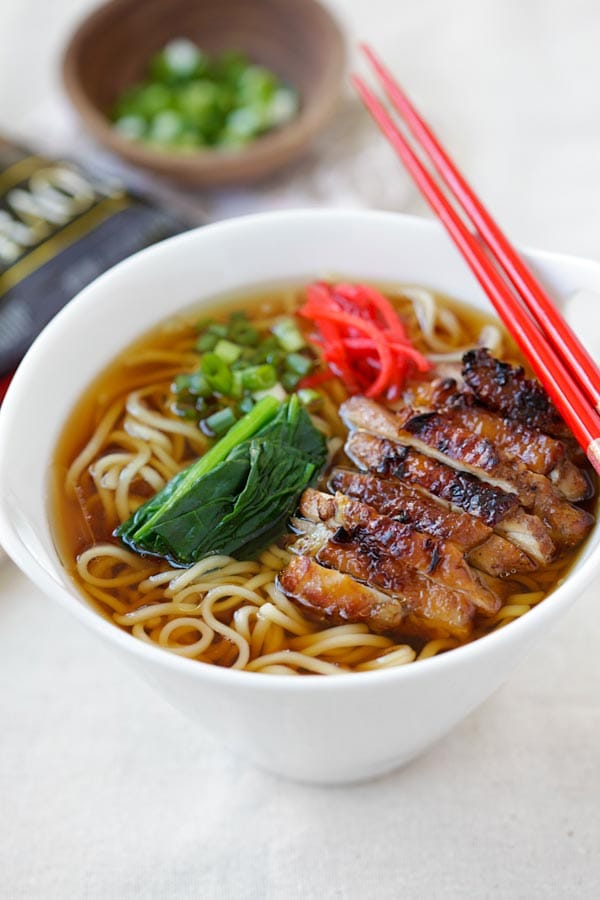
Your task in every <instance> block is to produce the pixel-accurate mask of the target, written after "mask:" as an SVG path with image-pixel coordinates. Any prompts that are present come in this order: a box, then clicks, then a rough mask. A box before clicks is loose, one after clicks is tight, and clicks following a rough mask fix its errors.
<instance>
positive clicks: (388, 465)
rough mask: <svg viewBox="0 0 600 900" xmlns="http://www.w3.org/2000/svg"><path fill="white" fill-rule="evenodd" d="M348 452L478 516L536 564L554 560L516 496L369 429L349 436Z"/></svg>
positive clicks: (538, 525) (539, 526)
mask: <svg viewBox="0 0 600 900" xmlns="http://www.w3.org/2000/svg"><path fill="white" fill-rule="evenodd" d="M346 453H347V455H348V457H349V458H350V459H351V460H352V461H353V462H354V463H356V465H357V466H359V468H363V469H370V470H371V471H374V472H377V473H378V474H380V475H383V476H385V477H390V476H392V477H395V478H398V479H400V480H402V481H406V482H408V483H409V484H411V485H414V486H415V487H417V488H418V489H419V490H421V491H426V492H429V493H430V494H433V496H435V497H437V498H439V499H440V500H443V501H444V502H446V503H447V504H448V505H449V507H450V508H451V509H458V510H463V511H464V512H467V513H469V514H470V515H472V516H476V517H477V518H479V519H481V520H482V521H483V522H484V523H485V524H486V525H489V526H490V527H491V528H493V529H494V531H496V532H497V533H499V534H502V535H504V536H505V537H506V538H507V539H508V540H510V541H512V543H514V544H516V545H517V547H519V548H520V549H521V550H523V551H524V552H525V553H526V554H527V555H528V556H530V557H531V558H532V559H533V560H535V562H537V563H540V564H542V565H546V564H548V563H549V562H550V561H551V560H552V559H553V558H554V555H555V552H556V548H555V546H554V543H553V541H552V539H551V537H550V535H549V534H548V530H547V528H546V527H545V526H544V524H543V522H542V521H541V520H540V519H539V518H538V517H537V516H532V515H529V514H527V513H525V512H524V511H523V510H522V509H520V506H519V499H518V497H517V496H516V494H514V493H509V492H506V491H503V490H502V489H501V488H499V487H497V486H495V485H493V484H488V483H486V482H484V481H480V479H478V478H476V477H475V476H474V475H471V474H470V473H468V472H462V471H459V470H457V469H453V468H451V467H450V466H447V465H444V464H443V463H440V462H438V461H437V460H435V459H432V458H431V457H428V456H425V455H424V454H422V453H418V452H417V451H416V450H414V449H413V448H412V447H406V446H401V445H400V444H397V443H394V442H393V441H389V440H386V439H385V438H379V437H375V435H372V434H368V433H367V432H365V431H354V432H352V433H351V434H350V436H349V437H348V440H347V441H346Z"/></svg>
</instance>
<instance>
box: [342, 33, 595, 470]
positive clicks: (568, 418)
mask: <svg viewBox="0 0 600 900" xmlns="http://www.w3.org/2000/svg"><path fill="white" fill-rule="evenodd" d="M362 49H363V51H364V53H365V55H366V57H367V59H368V60H369V62H370V63H371V65H372V67H373V69H374V70H375V73H376V74H377V76H378V78H379V80H380V82H381V84H382V85H383V87H384V89H385V91H386V94H387V96H388V98H389V100H390V102H391V104H392V106H393V107H394V109H395V110H396V112H397V113H399V115H400V117H401V119H402V120H403V121H404V123H405V124H406V126H407V127H408V129H409V131H410V132H411V133H412V135H413V137H414V139H415V142H416V144H417V146H418V147H420V149H421V151H422V152H423V154H424V156H425V157H427V158H428V159H429V160H430V162H431V163H433V166H434V167H435V169H436V170H437V172H438V173H439V175H440V177H441V180H442V182H443V183H444V184H445V185H446V188H447V189H448V192H449V194H450V195H451V196H452V198H453V199H454V204H453V203H452V202H450V200H449V199H448V196H447V195H446V194H445V193H444V191H443V190H442V189H441V188H440V187H439V185H438V184H437V182H436V181H435V180H434V178H433V176H432V174H431V172H430V171H429V169H427V168H426V167H425V166H424V165H423V163H422V162H421V159H420V158H419V157H418V156H417V155H416V153H415V152H414V150H413V149H412V147H411V145H410V144H409V143H408V141H407V139H406V137H405V136H404V134H403V133H402V131H400V129H399V128H398V126H397V125H396V123H395V121H394V120H393V119H392V117H391V116H390V114H389V112H388V111H387V109H386V107H385V106H384V105H383V104H382V103H381V102H380V101H379V100H378V99H377V97H376V96H375V95H374V94H373V93H372V91H371V90H370V89H369V88H368V87H367V85H366V84H365V82H364V81H363V79H362V78H360V77H359V76H357V75H355V76H354V77H353V81H354V84H355V86H356V88H357V89H358V92H359V94H360V96H361V98H362V100H363V103H364V104H365V106H366V107H367V109H368V110H369V112H370V113H371V115H372V116H373V118H374V119H375V121H376V122H377V124H378V125H379V127H380V128H381V130H382V131H383V133H384V134H385V136H386V137H387V139H388V141H389V142H390V144H391V145H392V146H393V148H394V149H395V151H396V153H397V154H398V156H399V157H400V159H401V160H402V162H403V163H404V165H405V166H406V168H407V169H408V171H409V172H410V174H411V176H412V178H413V179H414V181H415V183H416V184H417V186H418V187H419V189H420V190H421V193H422V194H423V196H424V197H425V198H426V200H427V201H428V202H429V204H430V206H431V207H432V208H433V210H434V211H435V212H436V213H437V215H438V217H439V219H440V220H441V222H442V223H443V225H444V226H445V228H446V230H447V231H448V233H449V234H450V236H451V237H452V239H453V241H454V243H455V244H456V245H457V247H458V249H459V250H460V252H461V253H462V255H463V256H464V258H465V259H466V261H467V263H468V264H469V266H470V267H471V269H472V271H473V273H474V274H475V276H476V277H477V279H478V281H479V283H480V284H481V286H482V287H483V289H484V291H485V292H486V294H487V296H488V297H489V299H490V300H491V302H492V303H493V305H494V307H495V309H496V312H497V313H498V315H499V316H500V318H501V319H502V321H503V322H504V324H505V325H506V327H507V329H508V330H509V331H510V333H511V334H512V336H513V337H514V339H515V340H516V342H517V344H518V345H519V347H520V348H521V350H522V351H523V353H524V354H525V356H526V357H527V359H528V360H529V362H530V363H531V366H532V368H533V370H534V372H535V374H536V375H537V377H538V378H539V380H540V381H541V382H542V384H543V385H544V387H545V388H546V391H547V392H548V394H549V395H550V397H551V398H552V400H553V402H554V404H555V406H556V407H557V408H558V410H559V412H560V413H561V415H562V417H563V419H564V420H565V422H567V424H568V425H569V427H570V428H571V431H572V432H573V434H574V435H575V437H576V438H577V441H578V442H579V443H580V444H581V446H582V447H583V449H584V450H585V452H586V454H587V456H588V458H589V460H590V462H591V463H592V465H593V466H594V468H595V469H596V471H597V472H598V473H599V474H600V415H599V414H598V412H599V410H600V369H598V366H597V365H596V363H595V362H594V360H593V359H592V357H591V356H590V355H589V353H588V352H587V350H586V349H585V347H584V346H583V345H582V344H581V342H580V341H579V340H578V338H577V337H576V335H575V334H574V333H573V331H571V329H570V328H569V326H568V325H567V323H566V322H565V320H564V319H563V317H562V316H561V314H560V313H559V312H558V310H557V308H556V307H555V305H554V304H553V302H552V300H551V299H550V297H549V296H548V294H547V293H546V291H545V290H544V288H543V287H542V285H541V284H540V283H539V281H538V280H537V279H536V277H535V276H534V274H533V272H532V271H531V269H530V268H529V267H528V266H527V265H526V263H525V262H524V261H523V259H521V257H520V256H519V254H518V253H517V251H516V250H515V249H514V247H512V245H511V244H510V242H509V241H508V239H507V238H506V237H505V235H504V234H503V233H502V232H501V231H500V229H499V228H498V226H497V225H496V223H495V222H494V220H493V219H492V217H491V216H490V214H489V213H488V212H487V211H486V210H485V208H484V207H483V205H482V204H481V201H480V200H478V198H477V197H476V196H475V194H474V193H473V191H472V189H471V188H470V187H469V185H468V184H467V182H466V181H465V179H464V178H463V176H462V175H461V174H460V172H459V171H458V169H457V168H456V166H455V165H454V163H453V162H452V160H451V159H450V157H449V156H448V154H447V153H446V152H445V151H444V149H443V148H442V146H441V144H440V143H439V141H438V140H437V138H436V137H435V135H434V134H433V132H432V131H431V129H430V128H429V127H428V125H427V124H426V123H425V121H424V120H423V119H422V117H421V116H420V115H419V113H418V112H417V111H416V109H415V107H414V106H413V105H412V103H411V102H410V100H409V99H408V97H407V96H406V94H405V93H404V91H403V90H402V89H401V88H400V86H399V85H398V84H397V82H396V81H395V80H394V78H393V77H392V75H391V74H390V72H389V71H388V70H387V69H386V68H385V66H384V65H383V64H382V63H381V62H380V60H379V59H378V58H377V57H376V55H375V53H374V52H373V51H372V50H371V49H370V48H369V47H367V46H365V45H363V47H362ZM457 209H460V210H461V213H462V215H461V214H460V213H459V212H458V211H457ZM465 219H466V220H467V221H468V222H469V223H470V225H471V227H469V226H468V225H466V224H465Z"/></svg>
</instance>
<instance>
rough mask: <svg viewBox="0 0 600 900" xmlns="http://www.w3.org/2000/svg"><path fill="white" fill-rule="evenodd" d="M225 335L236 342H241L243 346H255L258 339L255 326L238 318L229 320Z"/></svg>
mask: <svg viewBox="0 0 600 900" xmlns="http://www.w3.org/2000/svg"><path fill="white" fill-rule="evenodd" d="M232 318H233V317H232ZM227 336H228V337H229V338H230V339H231V340H232V341H234V342H235V343H236V344H241V345H242V346H244V347H256V345H257V344H258V339H259V334H258V331H257V330H256V328H254V327H253V326H252V325H250V323H249V322H247V321H244V320H242V319H240V318H238V319H235V320H233V321H232V322H231V324H230V325H229V330H228V332H227Z"/></svg>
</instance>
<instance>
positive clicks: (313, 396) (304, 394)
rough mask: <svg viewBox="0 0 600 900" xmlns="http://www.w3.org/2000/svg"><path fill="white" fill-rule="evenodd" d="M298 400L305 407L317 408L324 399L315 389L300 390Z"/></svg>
mask: <svg viewBox="0 0 600 900" xmlns="http://www.w3.org/2000/svg"><path fill="white" fill-rule="evenodd" d="M298 400H299V401H300V403H301V404H302V405H303V406H316V405H317V404H319V405H320V404H321V403H322V401H323V397H322V396H321V394H320V393H319V392H318V391H315V390H314V389H313V388H300V390H299V391H298Z"/></svg>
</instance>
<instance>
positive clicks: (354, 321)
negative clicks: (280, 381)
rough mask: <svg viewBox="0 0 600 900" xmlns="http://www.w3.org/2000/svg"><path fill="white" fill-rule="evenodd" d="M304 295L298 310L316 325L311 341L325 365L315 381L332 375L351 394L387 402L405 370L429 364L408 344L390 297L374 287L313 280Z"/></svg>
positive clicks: (399, 387) (401, 382)
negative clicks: (302, 303) (340, 381)
mask: <svg viewBox="0 0 600 900" xmlns="http://www.w3.org/2000/svg"><path fill="white" fill-rule="evenodd" d="M306 295H307V301H306V303H305V304H304V306H303V307H301V309H300V310H299V314H300V315H301V316H304V318H306V319H310V321H311V322H314V324H315V325H316V326H317V328H318V334H317V335H316V336H315V343H317V344H319V345H320V346H321V347H322V348H323V356H324V357H325V361H326V362H327V365H328V367H329V370H330V372H329V373H328V372H323V373H319V376H320V378H321V380H326V379H327V378H328V377H332V376H333V375H337V376H338V377H339V378H341V379H342V381H343V382H344V384H345V386H346V388H347V389H348V391H349V392H350V393H351V394H358V393H362V394H365V396H367V397H381V396H385V397H386V398H387V399H388V400H390V401H393V400H396V399H397V398H398V397H399V396H400V391H401V390H402V387H403V385H404V382H405V381H406V378H407V376H408V375H409V374H410V372H411V371H414V370H415V369H416V370H417V371H419V372H426V371H427V370H428V369H430V368H431V363H430V362H429V360H428V359H426V357H425V356H423V354H422V353H419V351H418V350H417V349H416V348H415V347H413V345H412V344H411V343H410V341H409V339H408V337H407V334H406V331H405V329H404V325H403V324H402V320H401V319H400V317H399V316H398V313H397V312H396V310H395V309H394V307H393V306H392V304H391V303H390V301H389V300H388V299H387V297H384V296H383V294H380V293H379V291H376V290H375V288H372V287H368V286H367V285H363V284H345V283H343V284H335V285H332V284H326V283H325V282H315V284H311V285H309V287H308V288H307V291H306ZM309 377H310V376H309ZM307 386H308V385H307Z"/></svg>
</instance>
